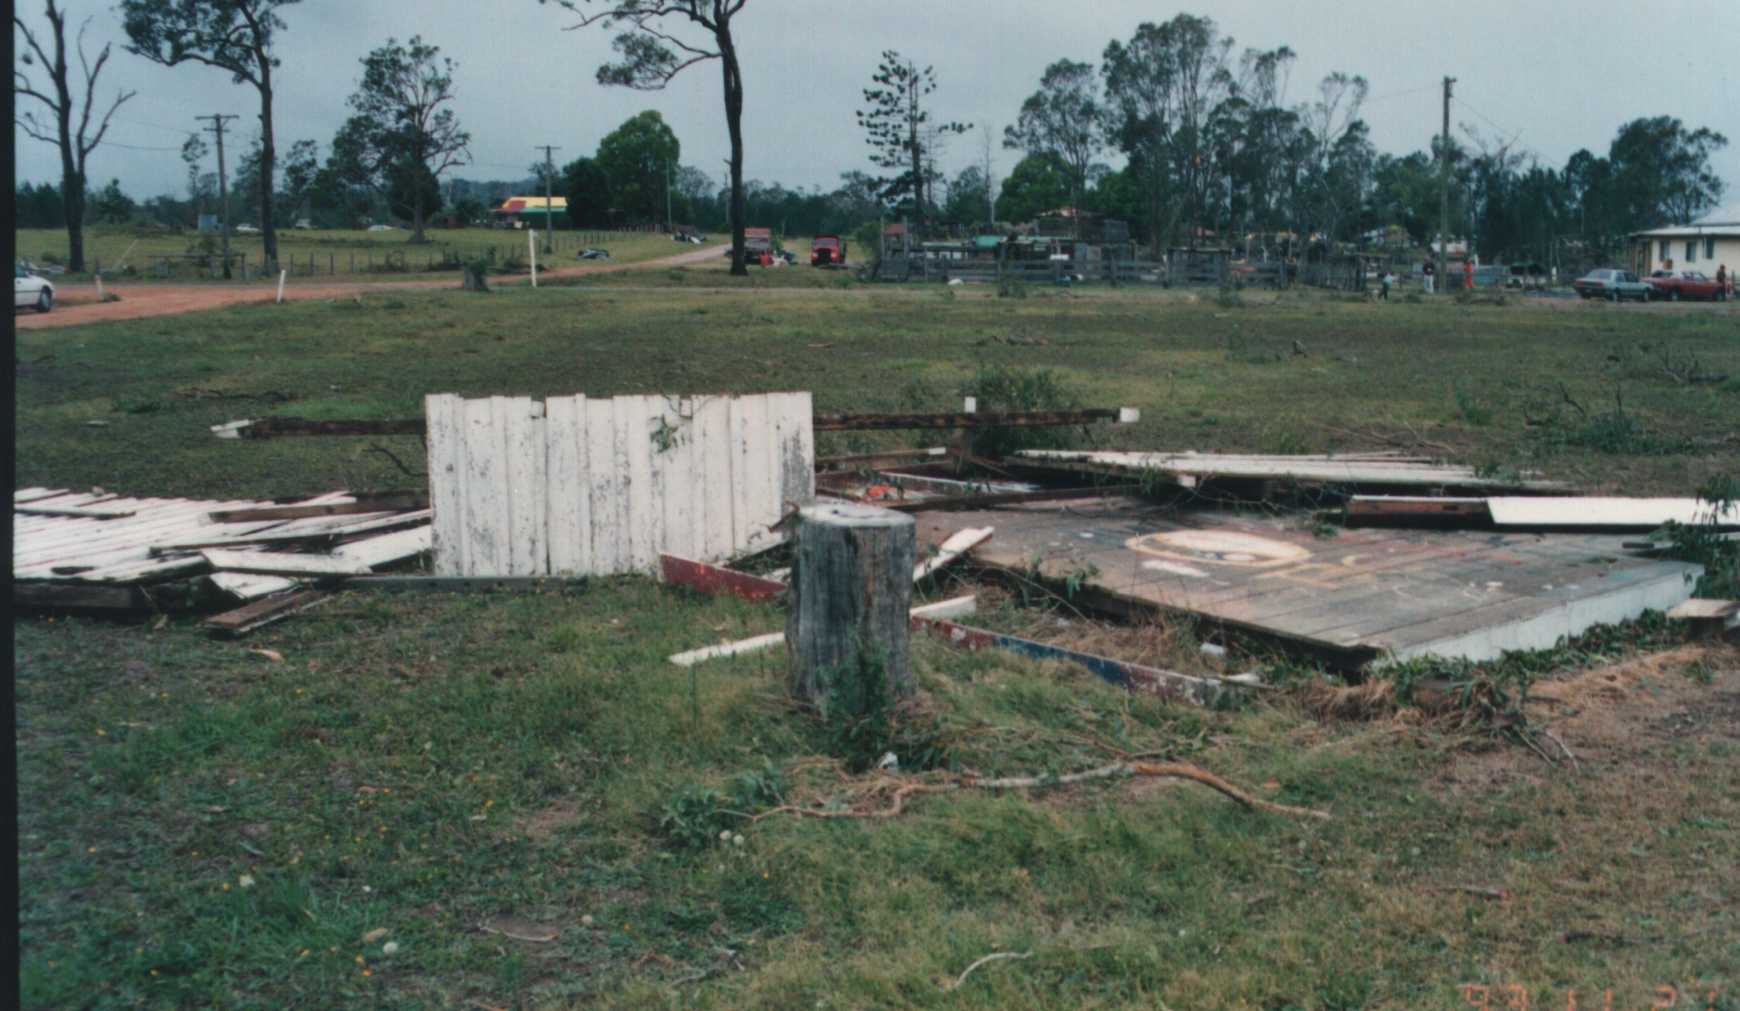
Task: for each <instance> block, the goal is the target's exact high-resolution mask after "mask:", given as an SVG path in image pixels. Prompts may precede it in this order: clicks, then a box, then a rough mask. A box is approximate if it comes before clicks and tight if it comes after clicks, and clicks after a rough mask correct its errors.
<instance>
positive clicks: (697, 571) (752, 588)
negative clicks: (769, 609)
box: [659, 554, 787, 602]
mask: <svg viewBox="0 0 1740 1011" xmlns="http://www.w3.org/2000/svg"><path fill="white" fill-rule="evenodd" d="M659 573H660V575H661V576H662V578H663V579H664V581H665V582H666V583H668V584H669V585H671V586H682V587H686V588H688V589H691V590H697V591H699V592H701V593H713V594H718V593H729V594H731V595H732V596H734V597H741V598H743V599H744V600H749V601H755V602H760V601H764V600H773V599H775V598H777V597H779V596H781V595H783V594H784V593H785V592H786V589H787V587H786V585H785V584H784V583H782V582H779V581H777V580H773V579H767V578H764V577H762V576H756V575H751V574H750V573H747V572H738V571H737V570H736V569H727V568H725V567H724V566H720V565H710V564H708V563H706V562H697V561H695V560H693V559H690V558H678V557H677V556H676V555H670V554H661V555H659Z"/></svg>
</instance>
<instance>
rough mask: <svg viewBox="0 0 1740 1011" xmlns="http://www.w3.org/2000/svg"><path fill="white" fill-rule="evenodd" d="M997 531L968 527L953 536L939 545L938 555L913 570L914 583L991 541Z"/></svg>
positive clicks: (988, 528)
mask: <svg viewBox="0 0 1740 1011" xmlns="http://www.w3.org/2000/svg"><path fill="white" fill-rule="evenodd" d="M995 529H996V528H994V527H968V528H966V529H965V530H960V531H956V532H955V533H953V534H951V535H950V536H949V538H948V539H947V540H945V541H943V542H942V543H941V544H939V545H937V549H936V554H934V555H931V556H930V557H929V558H926V559H925V560H924V561H922V562H919V563H918V565H917V567H915V568H914V569H913V570H912V581H913V582H915V583H916V582H918V581H919V580H921V579H923V578H924V577H926V576H928V575H930V574H931V573H933V572H935V571H937V570H938V569H940V568H942V567H943V566H945V565H948V564H949V563H950V562H953V561H954V560H955V559H957V558H959V557H961V556H962V555H964V554H966V553H967V552H969V551H971V550H973V549H974V548H976V547H978V546H979V545H981V544H983V543H985V542H986V541H988V540H990V539H991V534H992V533H993V532H995Z"/></svg>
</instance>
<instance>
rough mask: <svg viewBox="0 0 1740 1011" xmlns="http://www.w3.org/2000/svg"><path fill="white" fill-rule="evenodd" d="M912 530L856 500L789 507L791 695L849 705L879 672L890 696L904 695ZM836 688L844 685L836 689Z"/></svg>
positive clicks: (908, 687)
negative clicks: (792, 531) (792, 512)
mask: <svg viewBox="0 0 1740 1011" xmlns="http://www.w3.org/2000/svg"><path fill="white" fill-rule="evenodd" d="M916 540H917V525H916V524H914V523H913V520H912V517H910V516H907V515H906V514H904V513H897V512H894V511H893V510H889V509H880V508H877V507H875V506H868V505H858V504H856V503H833V504H827V505H813V506H805V507H803V508H802V509H800V510H798V521H797V538H796V550H795V552H794V555H795V557H794V559H793V562H792V570H791V592H790V600H791V610H790V611H789V613H788V614H787V617H786V625H785V649H786V659H787V665H788V668H789V671H790V678H791V692H792V695H793V697H795V698H797V699H800V700H803V701H806V702H811V703H816V704H819V705H823V706H826V705H827V704H828V703H829V700H830V699H832V698H834V697H835V696H836V694H839V696H840V699H839V701H840V702H841V703H843V704H845V705H848V706H850V707H851V708H853V709H857V708H859V707H860V706H861V705H862V704H863V703H864V701H865V695H864V692H863V691H862V690H861V689H862V687H863V686H862V685H861V684H860V683H859V681H858V680H856V679H860V678H861V677H863V676H864V675H865V674H866V673H867V672H870V671H874V670H878V669H879V670H880V672H881V676H882V679H881V683H882V685H883V686H885V690H886V691H887V692H888V693H889V694H890V695H891V696H892V697H904V696H907V695H910V694H911V693H912V660H911V657H910V656H909V655H908V619H907V610H908V609H909V608H910V607H911V605H912V566H913V559H914V555H915V553H916ZM841 688H845V689H848V690H847V691H844V692H839V691H838V690H839V689H841Z"/></svg>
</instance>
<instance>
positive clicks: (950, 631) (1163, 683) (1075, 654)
mask: <svg viewBox="0 0 1740 1011" xmlns="http://www.w3.org/2000/svg"><path fill="white" fill-rule="evenodd" d="M914 625H915V626H918V627H922V628H924V629H925V630H926V631H928V632H930V633H931V634H933V635H935V636H937V637H938V638H941V639H943V640H944V641H945V642H948V643H949V644H950V645H953V646H961V647H965V648H966V649H979V648H982V647H986V646H993V647H996V648H998V649H1006V650H1009V651H1011V652H1015V653H1022V654H1025V655H1027V656H1030V657H1034V658H1035V659H1039V660H1062V661H1065V662H1067V663H1072V664H1075V665H1076V666H1077V667H1082V668H1085V669H1087V670H1089V671H1091V672H1093V673H1094V674H1097V675H1099V676H1100V677H1101V678H1103V679H1104V680H1106V681H1109V682H1111V683H1112V684H1115V685H1123V686H1125V687H1127V688H1131V689H1136V690H1143V691H1150V692H1154V693H1155V694H1158V695H1164V696H1166V697H1168V698H1176V699H1182V700H1185V701H1188V702H1194V703H1196V704H1197V705H1206V704H1208V703H1210V702H1212V701H1214V699H1215V697H1216V696H1217V695H1219V694H1220V692H1221V690H1222V688H1223V686H1224V685H1239V686H1240V687H1250V686H1249V685H1244V684H1242V683H1240V682H1223V681H1221V680H1220V679H1216V678H1200V677H1193V676H1191V675H1189V674H1180V673H1178V672H1177V671H1169V670H1162V669H1160V668H1158V667H1149V666H1146V665H1144V664H1137V663H1129V662H1127V661H1124V660H1115V659H1113V658H1111V657H1107V656H1099V655H1097V654H1094V653H1083V652H1081V651H1079V650H1073V649H1069V648H1067V647H1064V646H1054V645H1052V644H1050V643H1044V642H1037V641H1035V640H1033V639H1023V638H1021V637H1020V636H1015V635H1005V634H1003V633H1001V632H990V631H987V630H985V629H982V628H973V627H971V626H968V625H960V624H957V623H955V622H952V621H946V620H943V619H933V618H924V619H918V620H916V621H914Z"/></svg>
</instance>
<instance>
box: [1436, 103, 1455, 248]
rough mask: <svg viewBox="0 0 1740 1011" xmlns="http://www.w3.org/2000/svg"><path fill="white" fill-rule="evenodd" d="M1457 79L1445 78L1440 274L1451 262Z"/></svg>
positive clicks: (1440, 149)
mask: <svg viewBox="0 0 1740 1011" xmlns="http://www.w3.org/2000/svg"><path fill="white" fill-rule="evenodd" d="M1455 83H1456V78H1454V77H1446V78H1444V132H1443V133H1442V134H1441V135H1440V136H1439V138H1438V158H1439V164H1438V273H1439V274H1440V275H1442V274H1443V273H1444V268H1445V266H1446V265H1447V261H1448V260H1449V246H1450V87H1451V85H1454V84H1455Z"/></svg>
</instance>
